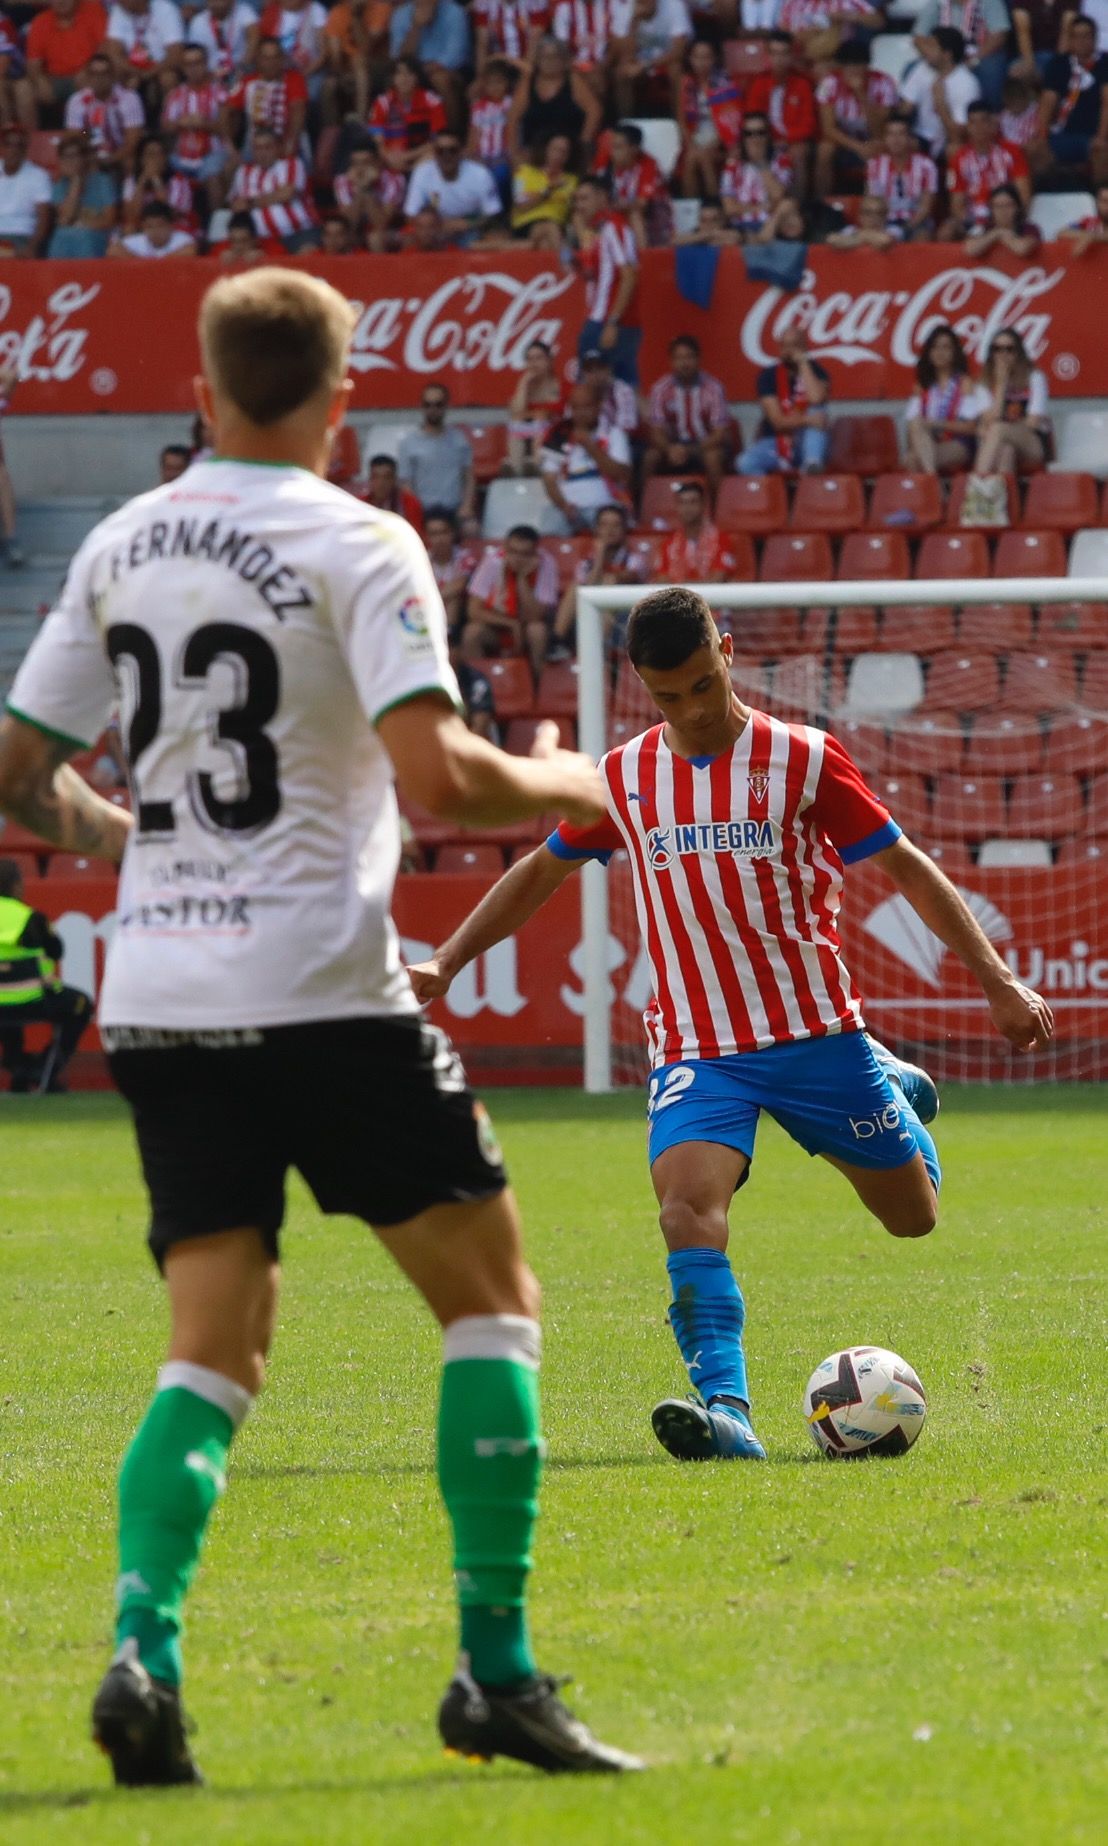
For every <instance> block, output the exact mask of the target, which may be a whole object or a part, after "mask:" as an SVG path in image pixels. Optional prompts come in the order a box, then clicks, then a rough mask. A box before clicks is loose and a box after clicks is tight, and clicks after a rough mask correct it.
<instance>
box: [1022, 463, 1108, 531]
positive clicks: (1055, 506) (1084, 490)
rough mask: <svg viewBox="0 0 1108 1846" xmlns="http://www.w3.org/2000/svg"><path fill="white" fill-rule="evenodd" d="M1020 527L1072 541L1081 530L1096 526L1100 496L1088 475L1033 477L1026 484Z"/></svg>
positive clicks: (1098, 516) (1094, 482)
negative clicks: (1056, 534)
mask: <svg viewBox="0 0 1108 1846" xmlns="http://www.w3.org/2000/svg"><path fill="white" fill-rule="evenodd" d="M1023 523H1024V525H1025V526H1029V527H1031V528H1032V529H1033V530H1034V531H1036V532H1062V533H1064V534H1065V536H1066V537H1067V538H1072V536H1073V534H1074V533H1075V532H1079V531H1080V530H1081V528H1082V527H1083V526H1097V525H1099V524H1100V493H1099V489H1098V483H1097V482H1096V480H1094V478H1093V476H1092V475H1091V474H1035V475H1032V477H1031V479H1030V480H1029V481H1028V483H1027V501H1026V504H1025V505H1024V509H1023Z"/></svg>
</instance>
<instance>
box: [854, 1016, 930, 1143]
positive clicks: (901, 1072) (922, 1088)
mask: <svg viewBox="0 0 1108 1846" xmlns="http://www.w3.org/2000/svg"><path fill="white" fill-rule="evenodd" d="M869 1047H870V1050H871V1051H872V1052H873V1055H874V1057H875V1058H876V1059H877V1062H878V1063H879V1064H880V1066H881V1068H882V1070H883V1071H884V1072H885V1074H886V1076H887V1077H888V1079H889V1081H890V1083H894V1084H895V1085H896V1087H897V1089H898V1090H900V1092H901V1094H902V1095H903V1096H904V1098H905V1100H906V1101H907V1102H909V1103H911V1105H912V1108H913V1109H914V1110H915V1112H916V1114H917V1115H918V1116H919V1119H920V1121H921V1122H922V1123H923V1125H924V1127H925V1128H926V1126H927V1124H928V1123H929V1122H933V1121H934V1120H935V1117H936V1116H937V1115H938V1113H939V1092H938V1090H937V1089H936V1088H935V1081H934V1078H932V1077H929V1076H928V1074H927V1072H926V1071H925V1070H921V1069H920V1067H919V1065H918V1064H906V1063H905V1061H904V1059H903V1058H898V1057H895V1056H894V1054H893V1053H892V1052H891V1051H890V1050H889V1049H888V1047H887V1046H886V1045H879V1044H878V1042H877V1040H876V1039H875V1038H871V1039H870V1041H869Z"/></svg>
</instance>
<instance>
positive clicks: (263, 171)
mask: <svg viewBox="0 0 1108 1846" xmlns="http://www.w3.org/2000/svg"><path fill="white" fill-rule="evenodd" d="M279 152H280V144H279V142H278V140H277V137H276V135H275V134H274V133H273V130H272V129H271V128H258V129H255V131H254V158H253V160H249V161H244V162H243V164H242V166H241V167H239V168H238V170H237V171H236V173H235V177H234V179H233V180H232V182H231V190H230V193H229V194H228V198H227V203H228V204H229V206H230V207H231V210H232V211H241V210H244V209H245V210H247V211H249V212H250V213H251V216H252V217H253V219H254V229H255V231H256V232H257V233H258V236H259V237H269V238H279V239H280V241H281V242H282V243H283V244H284V246H285V249H286V250H290V251H295V250H303V249H306V248H314V246H315V245H316V244H317V243H318V241H319V217H318V214H317V212H316V209H315V206H314V204H313V203H312V197H311V193H310V191H309V188H308V173H307V169H306V167H305V165H304V162H303V161H302V160H301V159H300V157H299V155H293V156H292V157H291V158H289V159H281V158H279Z"/></svg>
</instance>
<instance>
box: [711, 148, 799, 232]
mask: <svg viewBox="0 0 1108 1846" xmlns="http://www.w3.org/2000/svg"><path fill="white" fill-rule="evenodd" d="M767 174H768V175H772V177H773V178H774V179H775V180H778V181H780V183H781V185H782V186H784V187H785V188H786V190H787V189H788V187H789V185H790V184H791V181H792V168H791V167H790V166H789V163H788V161H787V160H786V159H785V156H784V155H783V154H775V155H774V156H773V159H772V160H771V161H770V163H769V165H768V167H759V166H757V165H756V164H755V163H754V161H753V160H740V159H739V158H738V155H737V154H732V155H731V157H730V159H729V160H728V161H727V162H726V164H725V166H724V169H723V172H722V173H721V174H720V179H719V196H720V198H721V199H722V201H723V206H724V210H725V211H726V213H727V216H728V218H729V219H731V220H734V219H736V218H737V219H738V220H739V221H740V222H741V223H742V224H743V225H745V226H748V227H751V228H753V229H755V230H760V229H761V227H762V225H763V224H764V223H765V222H766V219H767V218H768V217H769V214H770V212H771V210H772V205H771V203H770V196H769V188H768V186H767V185H766V177H767Z"/></svg>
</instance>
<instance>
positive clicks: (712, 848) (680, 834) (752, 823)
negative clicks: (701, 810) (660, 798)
mask: <svg viewBox="0 0 1108 1846" xmlns="http://www.w3.org/2000/svg"><path fill="white" fill-rule="evenodd" d="M774 850H775V844H774V837H773V826H772V823H771V822H770V821H768V820H715V821H699V822H697V823H695V824H694V825H690V826H682V827H652V828H651V830H650V832H649V833H648V834H647V836H646V856H647V858H648V860H649V861H650V867H651V870H652V871H655V872H664V871H665V870H666V868H667V866H670V865H672V863H673V860H674V857H675V856H678V855H679V856H681V857H688V856H695V855H708V856H710V857H713V858H714V857H715V856H716V855H717V854H718V853H731V854H732V855H733V856H734V857H735V858H736V859H765V858H768V857H769V856H770V855H771V854H772V853H773V851H774Z"/></svg>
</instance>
